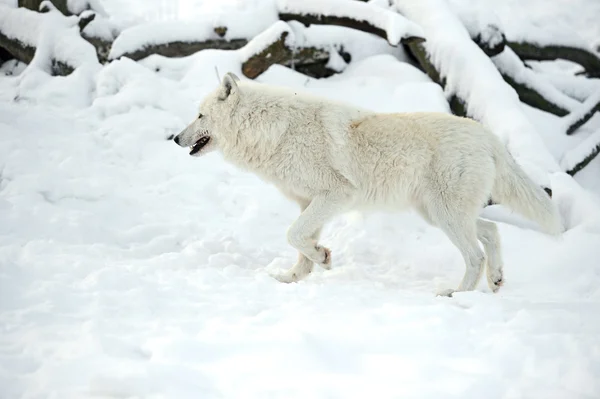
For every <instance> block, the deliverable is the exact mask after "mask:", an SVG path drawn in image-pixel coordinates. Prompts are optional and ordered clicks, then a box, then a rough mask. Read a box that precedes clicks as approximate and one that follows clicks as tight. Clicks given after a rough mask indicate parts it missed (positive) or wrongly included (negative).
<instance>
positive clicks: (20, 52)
mask: <svg viewBox="0 0 600 399" xmlns="http://www.w3.org/2000/svg"><path fill="white" fill-rule="evenodd" d="M0 47H2V48H3V49H4V50H6V52H8V53H9V54H10V55H12V57H13V58H16V59H17V60H19V61H22V62H24V63H26V64H29V63H30V62H31V60H32V59H33V55H34V54H35V47H31V46H30V45H28V44H25V43H23V42H21V41H20V40H18V39H12V38H9V37H8V36H6V35H4V34H3V33H2V32H1V31H0Z"/></svg>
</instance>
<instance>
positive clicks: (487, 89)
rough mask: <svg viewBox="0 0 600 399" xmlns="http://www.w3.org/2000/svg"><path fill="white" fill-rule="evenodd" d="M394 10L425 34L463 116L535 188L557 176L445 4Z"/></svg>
mask: <svg viewBox="0 0 600 399" xmlns="http://www.w3.org/2000/svg"><path fill="white" fill-rule="evenodd" d="M396 6H397V7H398V8H399V11H400V12H401V13H402V14H403V15H406V16H407V17H408V18H410V19H411V20H413V21H415V22H416V23H418V24H419V25H420V26H421V27H422V28H423V30H424V31H425V38H426V41H425V42H424V43H422V44H421V45H422V46H423V47H424V49H425V51H426V54H427V57H428V60H429V63H430V64H431V65H432V66H433V68H435V71H436V72H437V74H438V78H437V80H438V81H440V82H443V84H444V91H445V92H446V94H447V97H448V98H451V97H453V96H456V97H457V99H458V100H459V101H460V102H461V103H462V104H464V106H465V111H466V114H467V115H468V116H470V117H472V118H474V119H477V120H479V121H481V122H482V123H483V124H484V125H485V126H487V127H488V128H490V129H491V130H492V131H493V132H494V133H495V134H496V135H498V136H499V137H500V139H501V140H503V142H505V144H506V145H507V148H508V149H509V151H510V152H511V154H512V155H513V157H514V158H515V160H516V161H517V162H518V163H519V164H520V165H521V166H522V167H523V168H524V170H525V171H526V173H527V174H528V175H529V176H530V177H531V178H532V179H533V180H534V181H535V182H537V183H538V184H539V185H540V186H542V187H550V181H549V180H550V179H549V175H550V174H551V173H554V172H558V171H560V170H561V169H560V167H559V165H558V164H557V162H556V161H555V159H554V158H553V156H552V155H551V154H550V153H549V152H548V150H547V149H546V147H545V145H544V143H543V141H542V139H541V137H540V136H539V134H538V132H537V131H536V129H535V127H534V126H533V125H532V123H531V122H530V121H529V119H528V118H527V117H526V115H525V114H524V113H523V110H522V107H521V104H520V101H519V97H518V95H517V93H516V92H515V90H514V89H513V88H512V87H511V86H510V85H509V84H508V83H506V81H505V80H504V79H503V78H502V75H501V74H500V72H499V71H498V69H497V68H496V66H495V65H494V63H493V62H492V60H491V59H490V58H489V57H488V56H487V55H486V54H485V53H484V52H483V51H481V49H480V48H479V47H478V46H477V44H476V43H475V42H473V40H472V38H471V35H470V34H469V32H468V31H467V29H466V28H465V27H464V25H463V24H462V22H461V21H460V20H459V19H458V18H457V16H456V15H455V14H454V13H453V12H452V11H451V10H450V9H449V7H448V5H447V3H446V2H444V1H440V0H421V1H419V2H409V1H407V2H396Z"/></svg>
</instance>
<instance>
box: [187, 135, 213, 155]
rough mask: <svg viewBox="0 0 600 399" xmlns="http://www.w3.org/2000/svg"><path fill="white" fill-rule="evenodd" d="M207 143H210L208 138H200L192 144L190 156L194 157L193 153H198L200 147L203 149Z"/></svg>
mask: <svg viewBox="0 0 600 399" xmlns="http://www.w3.org/2000/svg"><path fill="white" fill-rule="evenodd" d="M209 141H210V137H209V136H204V137H201V138H200V140H198V141H196V142H195V143H194V145H193V146H192V150H191V151H190V155H194V154H195V153H197V152H198V151H200V150H201V149H202V147H204V146H205V145H207V144H208V142H209Z"/></svg>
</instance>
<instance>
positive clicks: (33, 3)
mask: <svg viewBox="0 0 600 399" xmlns="http://www.w3.org/2000/svg"><path fill="white" fill-rule="evenodd" d="M43 3H50V4H52V6H53V9H55V10H58V11H60V12H61V13H62V14H63V15H79V14H81V13H82V12H85V11H94V12H96V13H99V14H101V15H102V16H107V14H106V11H105V10H104V8H103V7H102V5H101V4H100V2H99V1H98V0H19V1H18V3H17V4H18V6H19V7H23V8H27V9H29V10H31V11H42V7H43V6H44V4H43ZM45 9H46V10H48V9H50V8H49V7H48V6H47V5H46V6H45Z"/></svg>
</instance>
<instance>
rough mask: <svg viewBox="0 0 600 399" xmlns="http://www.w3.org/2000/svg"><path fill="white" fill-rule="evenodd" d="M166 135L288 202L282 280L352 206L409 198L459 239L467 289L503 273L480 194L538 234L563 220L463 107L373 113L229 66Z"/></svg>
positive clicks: (325, 263) (310, 260)
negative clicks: (458, 112) (248, 76)
mask: <svg viewBox="0 0 600 399" xmlns="http://www.w3.org/2000/svg"><path fill="white" fill-rule="evenodd" d="M174 140H175V142H176V143H177V144H178V145H180V146H182V147H190V148H191V151H190V155H193V156H201V155H204V154H206V153H208V152H210V151H213V150H219V151H221V153H222V154H223V157H224V158H225V160H227V161H229V162H231V163H233V164H234V165H237V166H238V167H240V168H243V169H245V170H247V171H251V172H253V173H255V174H257V175H258V176H259V177H261V178H262V179H264V180H266V181H268V182H270V183H272V184H274V185H275V186H276V187H277V188H278V189H279V190H280V191H281V192H282V193H283V194H284V195H285V196H286V197H287V198H289V199H291V200H293V201H295V202H297V203H298V205H299V206H300V210H301V213H300V216H299V217H298V218H297V220H296V221H295V222H294V223H293V224H292V225H291V226H290V227H289V229H288V231H287V238H288V242H289V243H290V245H291V246H293V247H294V248H296V249H297V250H298V252H299V256H298V261H297V263H296V264H295V265H294V266H293V267H292V268H291V269H290V270H289V271H287V272H286V273H285V274H282V275H279V276H277V278H278V279H279V280H280V281H283V282H295V281H298V280H300V279H302V278H304V277H306V276H307V275H308V274H309V273H310V272H311V271H312V268H313V264H314V263H316V264H318V265H321V266H322V267H324V268H326V269H329V268H330V267H331V252H330V250H329V249H327V248H325V247H323V246H321V245H319V242H318V240H319V234H320V231H321V228H322V227H323V225H324V224H325V223H326V222H328V221H329V220H331V219H332V218H333V217H334V216H336V215H338V214H340V213H342V212H346V211H349V210H352V209H359V210H360V209H363V210H366V209H381V210H401V209H405V208H408V207H412V208H413V209H416V211H417V212H418V213H419V214H420V215H421V216H422V217H423V218H424V219H425V220H426V221H427V222H429V223H430V224H432V225H434V226H437V227H439V228H440V229H441V230H442V231H444V233H445V234H446V235H447V236H448V238H449V239H450V241H451V242H452V243H453V244H454V245H455V246H456V247H458V249H459V250H460V252H461V254H462V256H463V258H464V261H465V264H466V271H465V274H464V277H463V279H462V281H461V283H460V285H459V286H458V288H457V289H456V290H458V291H470V290H473V289H475V288H476V285H477V283H478V281H479V279H480V277H481V275H482V271H483V269H484V266H485V265H486V264H487V273H486V274H487V282H488V285H489V287H490V288H491V289H492V290H493V291H494V292H496V291H497V290H498V289H499V287H500V286H501V285H502V283H503V271H502V269H503V265H502V258H501V254H500V240H499V237H498V231H497V228H496V225H495V224H494V223H492V222H490V221H486V220H482V219H480V218H479V213H480V211H481V209H482V208H483V206H484V205H485V204H486V203H487V202H488V200H489V199H490V198H492V199H493V201H494V202H496V203H500V204H504V205H507V206H509V207H511V208H513V209H514V210H516V211H518V212H520V213H521V214H523V215H524V216H526V217H528V218H530V219H532V220H534V221H536V222H538V223H539V225H540V226H541V227H542V228H543V229H544V231H545V232H547V233H550V234H559V233H560V232H561V230H562V226H561V222H560V220H559V217H558V213H557V210H556V209H555V208H554V206H553V203H552V202H551V200H550V199H549V197H548V196H547V194H546V193H545V192H544V191H543V190H542V189H541V188H540V187H538V186H537V185H535V184H534V183H533V182H532V181H530V179H529V178H528V177H527V175H526V174H525V173H524V172H523V171H522V170H521V169H520V168H519V166H518V165H517V164H516V163H515V161H514V160H513V159H512V157H511V155H510V154H509V153H508V151H507V150H506V149H505V148H504V146H503V145H502V144H501V143H500V141H499V140H498V139H497V138H496V136H495V135H494V134H493V133H491V132H489V131H488V130H486V129H485V128H484V127H483V126H482V125H481V124H479V123H477V122H475V121H473V120H470V119H467V118H460V117H456V116H452V115H448V114H443V113H428V112H423V113H389V114H382V113H374V112H371V111H368V110H364V109H358V108H355V107H353V106H350V105H347V104H343V103H338V102H334V101H330V100H327V99H324V98H319V97H315V96H309V95H307V94H301V93H298V92H295V91H293V90H289V89H284V88H281V87H273V86H269V85H265V84H259V83H256V82H241V81H240V80H239V79H238V78H237V76H235V75H234V74H232V73H228V74H226V75H225V76H224V78H223V80H222V82H220V85H219V87H218V88H217V89H216V90H215V91H213V92H212V93H211V94H209V95H208V96H207V97H206V98H205V99H204V101H203V102H202V104H201V105H200V112H199V114H198V115H197V117H196V119H195V120H194V121H193V122H192V123H191V124H190V125H189V126H187V127H186V128H185V129H184V130H183V131H182V132H181V133H180V134H179V135H177V136H176V137H175V139H174ZM478 241H481V243H482V244H483V249H484V250H483V251H482V250H481V248H480V247H479V244H478ZM452 292H454V290H447V291H446V292H444V294H446V295H451V294H452Z"/></svg>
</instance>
